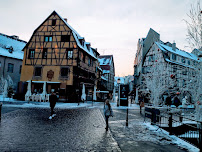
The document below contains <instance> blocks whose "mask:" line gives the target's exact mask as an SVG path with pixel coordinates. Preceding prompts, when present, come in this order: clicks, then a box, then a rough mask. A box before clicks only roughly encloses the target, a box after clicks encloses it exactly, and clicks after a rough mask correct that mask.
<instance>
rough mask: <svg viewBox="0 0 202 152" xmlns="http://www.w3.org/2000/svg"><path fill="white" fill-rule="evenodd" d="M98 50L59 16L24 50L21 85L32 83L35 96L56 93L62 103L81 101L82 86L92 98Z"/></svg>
mask: <svg viewBox="0 0 202 152" xmlns="http://www.w3.org/2000/svg"><path fill="white" fill-rule="evenodd" d="M98 55H99V53H98V52H97V49H94V48H92V47H91V44H90V43H89V42H86V41H85V39H84V37H81V36H80V35H79V34H78V33H77V32H76V31H75V30H74V29H73V28H72V27H71V26H70V25H69V24H68V23H67V20H66V19H64V18H62V17H61V16H60V15H59V14H58V13H57V12H55V11H53V12H52V13H51V14H50V15H49V16H48V17H47V19H46V20H45V21H44V22H43V23H42V24H41V25H40V26H39V27H38V28H37V29H36V30H35V31H34V33H33V35H32V37H31V38H30V40H29V42H28V43H27V45H26V46H25V48H24V58H23V65H22V75H21V79H20V80H21V81H22V82H27V81H28V80H32V93H33V92H35V91H37V92H39V93H40V92H42V88H43V83H44V82H46V83H47V88H46V89H47V90H46V91H47V93H50V92H51V89H55V91H56V92H58V93H59V97H60V100H64V101H70V102H71V101H72V102H74V101H77V100H80V99H81V98H80V96H81V93H82V86H83V84H84V85H85V91H86V95H87V96H88V95H91V96H92V92H93V88H94V86H95V85H97V84H96V83H97V81H96V77H97V72H96V67H97V66H98V62H97V57H98Z"/></svg>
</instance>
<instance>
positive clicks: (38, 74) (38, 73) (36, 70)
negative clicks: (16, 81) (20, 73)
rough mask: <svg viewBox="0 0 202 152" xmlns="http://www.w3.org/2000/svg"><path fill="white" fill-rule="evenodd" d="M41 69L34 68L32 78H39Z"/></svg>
mask: <svg viewBox="0 0 202 152" xmlns="http://www.w3.org/2000/svg"><path fill="white" fill-rule="evenodd" d="M41 69H42V67H35V72H34V76H36V77H40V76H41Z"/></svg>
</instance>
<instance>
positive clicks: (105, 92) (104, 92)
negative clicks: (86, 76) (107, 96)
mask: <svg viewBox="0 0 202 152" xmlns="http://www.w3.org/2000/svg"><path fill="white" fill-rule="evenodd" d="M96 93H109V91H96Z"/></svg>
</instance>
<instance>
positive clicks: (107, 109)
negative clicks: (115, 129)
mask: <svg viewBox="0 0 202 152" xmlns="http://www.w3.org/2000/svg"><path fill="white" fill-rule="evenodd" d="M104 115H105V120H106V128H105V129H106V131H108V128H109V124H108V121H109V117H110V116H111V117H113V111H112V108H111V105H110V103H109V99H106V101H105V104H104Z"/></svg>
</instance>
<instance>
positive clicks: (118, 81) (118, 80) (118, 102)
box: [117, 78, 121, 107]
mask: <svg viewBox="0 0 202 152" xmlns="http://www.w3.org/2000/svg"><path fill="white" fill-rule="evenodd" d="M120 82H121V80H120V78H118V79H117V83H118V87H119V88H118V89H119V91H118V92H119V93H118V101H117V107H119V105H120Z"/></svg>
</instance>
